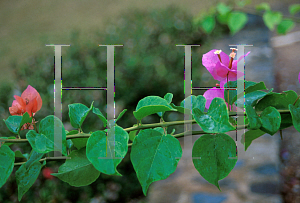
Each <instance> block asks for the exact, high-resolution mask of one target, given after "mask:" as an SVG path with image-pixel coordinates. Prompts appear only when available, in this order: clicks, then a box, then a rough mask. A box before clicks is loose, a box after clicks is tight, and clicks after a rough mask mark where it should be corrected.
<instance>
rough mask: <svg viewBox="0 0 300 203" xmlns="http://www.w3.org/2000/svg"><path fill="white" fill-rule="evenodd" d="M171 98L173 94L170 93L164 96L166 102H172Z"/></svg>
mask: <svg viewBox="0 0 300 203" xmlns="http://www.w3.org/2000/svg"><path fill="white" fill-rule="evenodd" d="M172 99H173V94H172V93H167V94H166V95H165V96H164V100H166V101H167V102H168V104H170V103H171V102H172Z"/></svg>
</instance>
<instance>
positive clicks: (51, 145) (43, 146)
mask: <svg viewBox="0 0 300 203" xmlns="http://www.w3.org/2000/svg"><path fill="white" fill-rule="evenodd" d="M57 125H58V126H57ZM55 127H56V128H57V129H61V130H62V134H61V135H62V141H61V144H62V151H61V152H62V154H63V155H67V149H66V147H67V140H66V132H65V128H64V125H63V124H62V122H61V121H60V120H59V118H57V117H55V116H53V115H50V116H47V117H46V118H44V119H42V120H41V122H40V125H39V133H37V132H36V131H34V130H29V131H28V133H27V134H26V138H27V139H28V141H29V143H30V145H31V147H32V148H33V149H34V150H35V151H36V152H39V153H44V154H45V153H48V152H51V151H54V149H56V148H58V149H59V146H57V142H54V129H55ZM56 150H57V149H56ZM56 150H55V151H56Z"/></svg>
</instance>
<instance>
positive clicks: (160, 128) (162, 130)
mask: <svg viewBox="0 0 300 203" xmlns="http://www.w3.org/2000/svg"><path fill="white" fill-rule="evenodd" d="M153 130H156V131H158V132H160V133H161V134H163V135H164V134H165V131H164V129H163V128H162V127H156V128H153Z"/></svg>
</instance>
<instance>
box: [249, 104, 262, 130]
mask: <svg viewBox="0 0 300 203" xmlns="http://www.w3.org/2000/svg"><path fill="white" fill-rule="evenodd" d="M245 110H246V115H247V117H248V119H249V125H248V127H247V128H248V129H250V130H257V129H259V128H260V127H261V121H260V119H259V117H258V115H257V114H256V112H255V110H254V109H253V108H252V107H251V106H248V105H247V106H246V108H245Z"/></svg>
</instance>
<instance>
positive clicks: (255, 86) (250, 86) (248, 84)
mask: <svg viewBox="0 0 300 203" xmlns="http://www.w3.org/2000/svg"><path fill="white" fill-rule="evenodd" d="M224 87H229V88H237V81H229V82H228V86H227V83H225V84H224ZM244 88H245V94H248V93H250V92H253V91H255V90H262V89H267V88H266V86H265V84H264V82H259V83H256V82H252V81H245V85H244ZM228 91H229V104H230V105H232V104H233V103H234V102H235V101H236V100H237V97H243V99H244V93H242V94H241V95H237V90H225V91H224V98H225V101H227V100H228Z"/></svg>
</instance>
